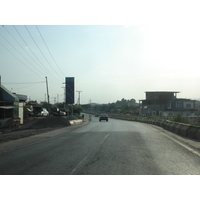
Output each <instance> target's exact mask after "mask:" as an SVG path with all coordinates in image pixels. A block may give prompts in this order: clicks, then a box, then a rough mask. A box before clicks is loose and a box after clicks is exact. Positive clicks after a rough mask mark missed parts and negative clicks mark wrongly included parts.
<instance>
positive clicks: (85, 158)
mask: <svg viewBox="0 0 200 200" xmlns="http://www.w3.org/2000/svg"><path fill="white" fill-rule="evenodd" d="M108 136H110V133H109V134H107V135H106V136H105V137H104V138H103V141H102V142H101V143H100V146H101V145H102V144H103V143H104V142H105V141H106V139H107V138H108ZM93 154H94V155H95V154H96V153H94V152H93ZM92 156H93V155H92ZM90 157H91V155H89V156H85V157H84V158H83V160H81V161H80V162H79V163H78V164H77V165H76V166H75V167H74V169H73V170H72V171H71V173H70V175H73V174H74V172H75V171H76V170H77V169H78V168H79V167H80V166H81V165H82V164H83V163H84V162H86V161H87V160H88V159H89V158H90Z"/></svg>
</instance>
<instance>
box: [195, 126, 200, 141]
mask: <svg viewBox="0 0 200 200" xmlns="http://www.w3.org/2000/svg"><path fill="white" fill-rule="evenodd" d="M195 138H196V139H197V140H200V128H199V129H198V130H197V132H196V133H195Z"/></svg>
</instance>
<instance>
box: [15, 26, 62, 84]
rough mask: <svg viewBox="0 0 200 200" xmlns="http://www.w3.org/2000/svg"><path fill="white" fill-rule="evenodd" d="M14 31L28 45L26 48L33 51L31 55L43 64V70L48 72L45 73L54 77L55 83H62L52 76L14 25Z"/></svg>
mask: <svg viewBox="0 0 200 200" xmlns="http://www.w3.org/2000/svg"><path fill="white" fill-rule="evenodd" d="M13 27H14V29H15V30H16V32H17V33H18V35H19V36H20V38H21V39H22V40H23V42H24V43H25V44H26V46H27V47H28V49H29V50H30V51H31V53H32V54H33V55H34V57H35V58H36V59H37V60H38V62H39V63H40V64H41V66H42V67H43V70H46V71H45V72H47V73H48V74H50V75H51V76H52V78H54V80H55V81H57V82H60V80H58V79H57V78H56V77H54V75H52V73H51V72H50V71H49V70H48V69H47V68H46V67H45V66H44V65H43V63H42V62H41V61H40V60H39V59H38V57H37V56H36V55H35V53H34V52H33V51H32V49H31V48H30V47H29V45H28V44H27V42H26V41H25V40H24V38H23V37H22V35H21V34H20V32H19V31H18V30H17V28H16V27H15V26H14V25H13Z"/></svg>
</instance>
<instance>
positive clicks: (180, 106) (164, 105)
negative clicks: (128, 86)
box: [139, 91, 196, 117]
mask: <svg viewBox="0 0 200 200" xmlns="http://www.w3.org/2000/svg"><path fill="white" fill-rule="evenodd" d="M178 93H179V92H165V91H163V92H146V99H145V100H139V106H140V115H143V116H151V115H157V116H165V117H172V116H177V115H180V116H194V115H195V111H196V109H195V100H190V99H184V98H177V94H178Z"/></svg>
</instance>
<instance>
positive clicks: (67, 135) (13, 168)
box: [0, 117, 200, 175]
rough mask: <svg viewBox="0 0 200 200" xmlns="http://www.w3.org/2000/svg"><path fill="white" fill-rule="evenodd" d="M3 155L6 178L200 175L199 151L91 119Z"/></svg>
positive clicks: (133, 126) (160, 135) (149, 128)
mask: <svg viewBox="0 0 200 200" xmlns="http://www.w3.org/2000/svg"><path fill="white" fill-rule="evenodd" d="M68 129H69V127H66V128H64V129H62V131H63V132H62V134H59V135H57V136H55V137H52V138H48V139H45V140H42V141H40V142H36V143H33V144H30V145H27V146H24V147H21V148H18V149H15V150H11V151H8V152H4V153H1V154H0V174H5V175H15V174H17V175H46V174H47V175H76V174H77V175H171V174H174V175H179V174H181V175H184V174H200V167H199V166H200V152H199V151H198V150H196V149H194V148H192V147H191V146H188V145H187V144H185V143H184V142H182V141H180V140H178V139H177V138H175V137H173V136H172V135H173V134H172V133H170V132H168V131H165V130H163V129H162V128H157V127H156V126H154V125H149V124H143V123H138V122H129V121H122V120H116V119H109V122H106V121H102V122H99V121H98V118H96V117H92V120H91V122H90V123H89V124H88V125H84V126H80V127H78V128H77V127H76V128H74V129H72V130H71V131H67V130H68Z"/></svg>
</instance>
